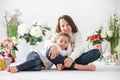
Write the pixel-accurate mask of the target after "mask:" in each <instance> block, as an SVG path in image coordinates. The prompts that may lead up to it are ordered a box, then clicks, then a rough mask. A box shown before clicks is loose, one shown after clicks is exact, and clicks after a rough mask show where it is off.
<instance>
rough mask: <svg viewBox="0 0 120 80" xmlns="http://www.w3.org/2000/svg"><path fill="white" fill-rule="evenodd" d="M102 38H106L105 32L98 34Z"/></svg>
mask: <svg viewBox="0 0 120 80" xmlns="http://www.w3.org/2000/svg"><path fill="white" fill-rule="evenodd" d="M100 35H101V37H102V38H106V37H107V33H106V31H105V30H102V32H101V33H100Z"/></svg>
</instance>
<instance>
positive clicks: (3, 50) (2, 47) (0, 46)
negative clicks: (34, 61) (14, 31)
mask: <svg viewBox="0 0 120 80" xmlns="http://www.w3.org/2000/svg"><path fill="white" fill-rule="evenodd" d="M17 44H18V40H17V39H16V37H11V38H5V39H4V40H3V41H0V55H2V56H3V57H9V58H11V59H12V60H11V62H12V63H13V62H15V59H14V55H13V54H12V50H18V49H17V47H16V46H17Z"/></svg>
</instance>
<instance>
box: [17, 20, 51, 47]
mask: <svg viewBox="0 0 120 80" xmlns="http://www.w3.org/2000/svg"><path fill="white" fill-rule="evenodd" d="M50 30H51V29H50V27H48V26H47V25H41V24H39V23H38V22H34V23H33V24H32V25H30V26H29V25H26V24H21V25H20V26H19V27H18V34H19V35H20V38H21V39H25V40H26V42H27V43H29V44H30V45H36V43H37V42H41V41H43V37H44V36H46V31H50Z"/></svg>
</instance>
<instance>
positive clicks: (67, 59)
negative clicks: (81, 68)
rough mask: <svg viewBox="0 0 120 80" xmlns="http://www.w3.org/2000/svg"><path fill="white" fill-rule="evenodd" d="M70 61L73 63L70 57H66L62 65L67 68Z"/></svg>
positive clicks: (70, 63)
mask: <svg viewBox="0 0 120 80" xmlns="http://www.w3.org/2000/svg"><path fill="white" fill-rule="evenodd" d="M72 63H73V60H72V59H71V58H70V57H68V58H66V59H65V60H64V66H65V67H67V68H70V66H71V65H72Z"/></svg>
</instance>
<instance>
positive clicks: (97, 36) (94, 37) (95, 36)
mask: <svg viewBox="0 0 120 80" xmlns="http://www.w3.org/2000/svg"><path fill="white" fill-rule="evenodd" d="M87 41H89V42H90V43H92V45H97V44H101V42H102V41H103V38H102V37H101V29H100V30H98V31H96V33H92V34H90V35H89V36H88V38H87Z"/></svg>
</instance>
